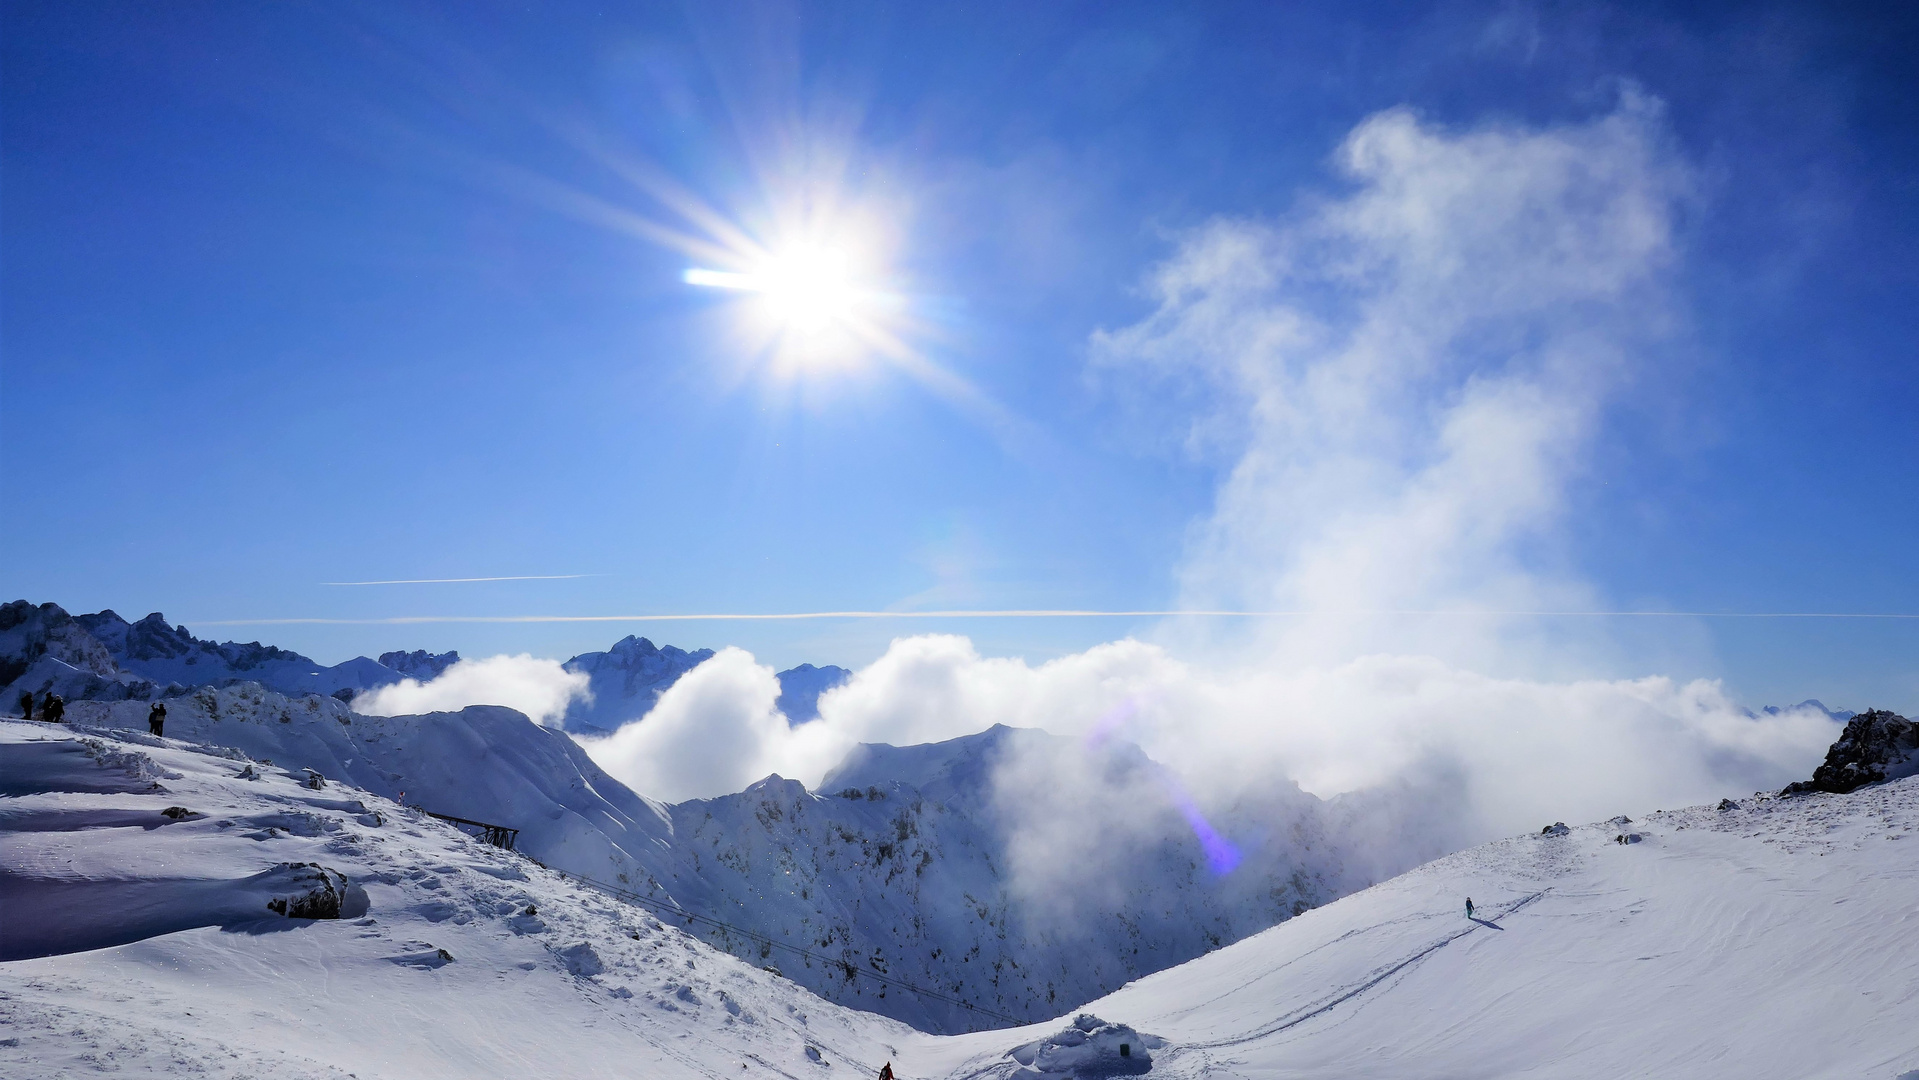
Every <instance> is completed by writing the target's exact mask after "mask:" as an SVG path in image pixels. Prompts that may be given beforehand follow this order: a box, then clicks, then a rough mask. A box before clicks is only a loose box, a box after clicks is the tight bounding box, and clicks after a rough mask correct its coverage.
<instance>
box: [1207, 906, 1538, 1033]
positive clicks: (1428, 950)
mask: <svg viewBox="0 0 1919 1080" xmlns="http://www.w3.org/2000/svg"><path fill="white" fill-rule="evenodd" d="M1551 891H1552V890H1551V889H1541V890H1539V891H1538V892H1536V893H1533V894H1532V895H1531V896H1524V897H1521V898H1520V899H1519V900H1517V901H1515V902H1514V903H1512V904H1511V905H1509V906H1508V907H1507V908H1506V909H1505V910H1504V911H1501V912H1500V913H1499V914H1498V915H1495V916H1494V917H1493V919H1494V920H1498V919H1503V918H1505V917H1506V916H1508V915H1511V914H1512V913H1514V912H1516V911H1518V910H1520V909H1521V908H1524V907H1526V906H1527V905H1529V904H1531V903H1532V902H1533V901H1535V900H1538V899H1539V898H1541V897H1543V896H1545V895H1546V894H1547V893H1549V892H1551ZM1475 921H1477V920H1475ZM1477 929H1479V927H1477V926H1470V927H1467V928H1466V929H1464V930H1460V931H1457V932H1456V933H1451V934H1448V935H1446V936H1445V937H1443V938H1440V939H1439V940H1438V941H1435V942H1433V943H1432V944H1431V945H1428V946H1426V947H1425V948H1423V949H1421V950H1419V951H1418V952H1416V953H1414V954H1413V955H1411V956H1409V957H1407V958H1406V959H1404V960H1401V961H1399V962H1398V963H1396V964H1392V965H1389V966H1387V967H1385V968H1382V969H1380V971H1379V972H1378V973H1376V974H1374V975H1373V976H1372V977H1371V978H1369V979H1367V980H1366V981H1365V982H1362V983H1359V984H1358V985H1356V986H1352V987H1349V988H1347V989H1346V990H1343V991H1340V992H1338V993H1336V994H1335V995H1334V996H1333V997H1331V998H1329V999H1327V1000H1326V1001H1324V1002H1322V1003H1320V1004H1318V1005H1310V1006H1307V1007H1306V1011H1305V1012H1295V1013H1292V1014H1289V1015H1287V1016H1282V1017H1280V1018H1279V1019H1278V1020H1277V1021H1275V1022H1273V1023H1271V1024H1268V1025H1267V1026H1265V1027H1262V1028H1255V1029H1254V1030H1252V1031H1249V1032H1247V1033H1246V1034H1244V1035H1240V1036H1237V1037H1235V1038H1231V1039H1220V1040H1218V1041H1216V1042H1202V1043H1188V1044H1186V1045H1185V1046H1182V1047H1180V1049H1182V1050H1187V1049H1191V1050H1210V1049H1217V1048H1219V1047H1224V1046H1237V1045H1239V1044H1240V1043H1246V1042H1251V1041H1253V1040H1254V1039H1263V1038H1265V1037H1266V1036H1268V1035H1276V1034H1278V1033H1279V1032H1282V1031H1285V1030H1286V1029H1288V1028H1292V1027H1297V1026H1299V1025H1300V1024H1303V1023H1305V1022H1306V1021H1308V1020H1311V1019H1312V1018H1313V1017H1315V1016H1319V1015H1321V1014H1322V1013H1325V1012H1327V1011H1329V1010H1331V1009H1333V1008H1336V1007H1338V1006H1340V1005H1342V1004H1345V1003H1346V1002H1348V1001H1351V1000H1352V999H1354V998H1356V997H1358V996H1359V995H1361V994H1363V993H1365V992H1366V991H1368V990H1371V989H1372V988H1373V987H1375V986H1378V985H1379V984H1380V983H1383V982H1385V981H1386V980H1387V979H1390V978H1392V977H1393V976H1394V975H1397V974H1399V973H1400V972H1402V971H1404V970H1406V969H1407V968H1409V967H1412V966H1413V965H1414V964H1417V963H1419V962H1420V961H1421V960H1424V959H1426V958H1427V957H1428V956H1431V955H1432V954H1433V953H1436V952H1438V951H1439V950H1441V949H1443V948H1445V947H1446V946H1448V945H1451V944H1452V943H1453V942H1455V941H1457V940H1459V939H1460V938H1462V937H1465V936H1466V935H1467V934H1470V933H1472V932H1473V931H1475V930H1477Z"/></svg>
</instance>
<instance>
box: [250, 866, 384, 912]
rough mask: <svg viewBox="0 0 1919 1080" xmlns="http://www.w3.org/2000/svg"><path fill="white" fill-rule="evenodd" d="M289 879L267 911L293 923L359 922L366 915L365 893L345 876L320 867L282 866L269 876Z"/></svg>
mask: <svg viewBox="0 0 1919 1080" xmlns="http://www.w3.org/2000/svg"><path fill="white" fill-rule="evenodd" d="M262 876H273V877H281V876H284V877H286V878H287V879H288V880H287V884H286V885H284V886H282V887H281V889H280V890H279V891H280V892H281V895H279V896H275V897H273V898H272V899H270V900H268V901H267V910H268V911H272V912H275V913H277V914H280V915H285V916H286V917H287V918H289V919H340V918H348V919H353V918H358V917H359V916H361V915H364V914H366V909H367V902H366V893H365V891H364V890H362V889H359V888H356V887H353V886H351V885H350V884H348V882H347V878H346V875H345V874H342V873H340V872H339V871H338V870H329V869H327V868H326V867H324V866H321V865H320V864H318V863H281V864H280V865H279V866H276V867H274V868H273V869H272V870H269V871H267V872H266V875H262Z"/></svg>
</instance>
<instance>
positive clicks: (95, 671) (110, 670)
mask: <svg viewBox="0 0 1919 1080" xmlns="http://www.w3.org/2000/svg"><path fill="white" fill-rule="evenodd" d="M43 657H45V658H48V659H52V660H56V661H58V662H60V663H61V664H64V665H66V666H68V667H70V668H73V669H75V670H77V671H81V672H86V673H88V674H92V675H95V676H99V677H102V678H109V679H110V678H112V677H114V676H115V675H117V674H118V673H119V669H118V668H117V667H115V666H114V663H113V654H112V653H110V652H109V651H108V650H107V648H106V646H104V645H102V644H101V643H100V641H99V639H97V638H95V637H94V636H93V635H92V634H90V633H88V632H87V629H86V627H85V625H83V624H82V623H81V622H80V621H79V620H77V619H75V618H74V617H73V616H71V615H68V614H67V613H66V611H65V609H63V608H61V607H60V605H58V604H41V605H39V606H38V607H35V606H34V605H33V604H31V603H28V602H27V601H25V600H15V601H13V602H12V603H10V604H0V684H7V683H12V682H14V681H15V680H17V679H19V678H20V677H21V676H23V675H25V674H26V672H27V669H28V668H30V667H32V666H33V665H34V663H35V662H36V661H39V660H40V659H41V658H43ZM9 704H11V702H9Z"/></svg>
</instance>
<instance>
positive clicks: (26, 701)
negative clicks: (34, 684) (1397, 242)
mask: <svg viewBox="0 0 1919 1080" xmlns="http://www.w3.org/2000/svg"><path fill="white" fill-rule="evenodd" d="M20 719H22V720H31V719H33V691H31V690H29V691H27V692H26V693H24V694H21V695H20Z"/></svg>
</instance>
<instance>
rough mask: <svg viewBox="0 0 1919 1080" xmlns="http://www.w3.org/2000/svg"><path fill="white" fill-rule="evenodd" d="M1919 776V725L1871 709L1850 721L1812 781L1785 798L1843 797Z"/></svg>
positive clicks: (1791, 788)
mask: <svg viewBox="0 0 1919 1080" xmlns="http://www.w3.org/2000/svg"><path fill="white" fill-rule="evenodd" d="M1915 773H1919V724H1914V723H1913V722H1912V721H1910V720H1908V719H1906V718H1905V717H1903V716H1900V715H1899V714H1898V713H1895V712H1889V711H1887V710H1885V709H1868V710H1866V711H1865V712H1862V713H1860V714H1858V715H1857V716H1854V717H1853V718H1852V719H1851V720H1848V721H1846V730H1845V731H1843V732H1841V733H1840V735H1839V738H1838V740H1837V741H1835V742H1834V743H1833V744H1832V746H1831V747H1830V748H1828V749H1827V750H1826V760H1825V762H1824V764H1822V765H1820V766H1819V767H1818V768H1817V769H1814V770H1813V772H1812V779H1811V780H1800V781H1798V782H1796V783H1793V784H1789V785H1787V787H1786V789H1785V790H1784V791H1782V792H1780V794H1781V795H1797V794H1800V793H1802V792H1808V791H1828V792H1832V793H1834V794H1840V795H1843V794H1845V793H1846V792H1848V791H1856V790H1858V789H1859V788H1862V787H1865V786H1866V785H1867V784H1877V783H1880V782H1882V781H1885V780H1897V779H1899V778H1900V777H1904V776H1912V775H1914V774H1915Z"/></svg>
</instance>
